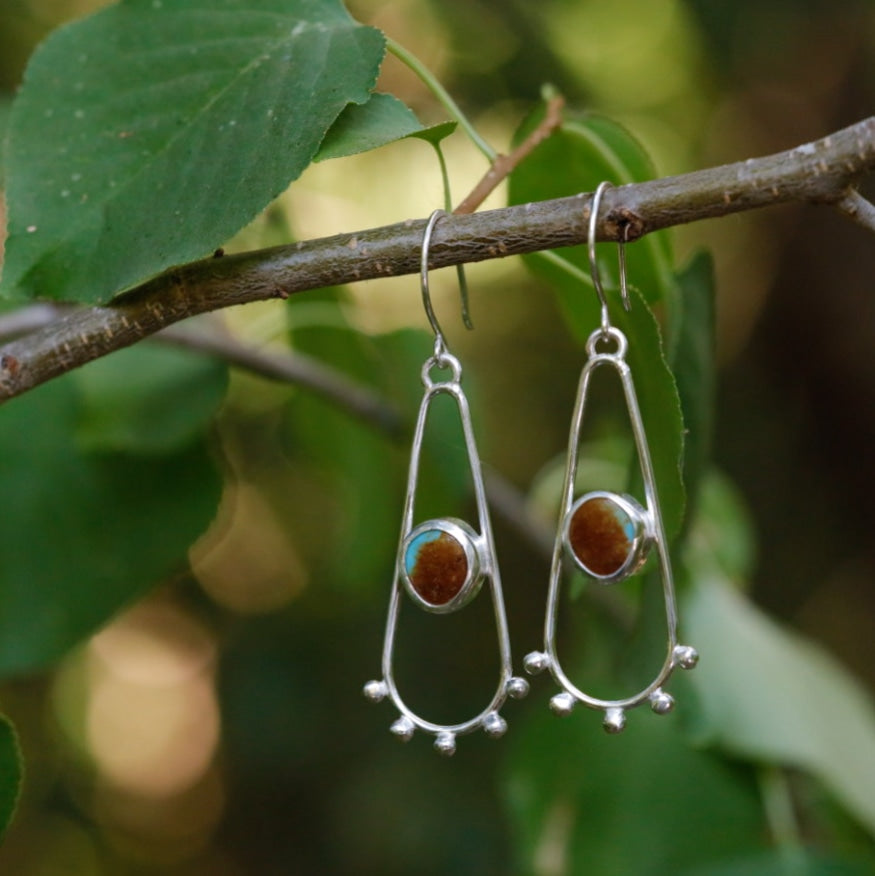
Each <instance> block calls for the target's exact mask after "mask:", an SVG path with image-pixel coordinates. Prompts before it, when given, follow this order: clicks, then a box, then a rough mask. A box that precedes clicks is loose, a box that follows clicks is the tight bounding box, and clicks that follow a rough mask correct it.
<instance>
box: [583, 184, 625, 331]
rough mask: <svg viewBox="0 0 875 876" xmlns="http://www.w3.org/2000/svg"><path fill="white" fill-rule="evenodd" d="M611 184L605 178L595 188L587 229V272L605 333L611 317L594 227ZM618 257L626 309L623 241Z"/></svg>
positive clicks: (608, 327) (621, 294)
mask: <svg viewBox="0 0 875 876" xmlns="http://www.w3.org/2000/svg"><path fill="white" fill-rule="evenodd" d="M610 185H611V184H610V183H609V182H608V181H607V180H605V181H604V182H602V183H599V187H598V188H597V189H596V190H595V193H594V194H593V196H592V204H591V206H590V208H589V229H588V231H587V241H586V243H587V250H588V251H589V273H590V276H591V277H592V284H593V286H595V291H596V292H597V293H598V296H599V301H600V302H601V305H602V334H603V335H607V334H608V333H609V332H610V329H611V318H610V316H609V314H608V299H607V296H606V295H605V290H604V288H603V287H602V279H601V276H600V275H599V266H598V262H597V261H596V257H595V238H596V228H597V226H598V218H599V207H600V206H601V201H602V193H603V192H604V190H605V189H606V188H608V187H609V186H610ZM617 247H618V258H619V262H620V296H621V298H622V300H623V307H624V308H625V309H626V310H627V311H628V310H629V308H630V304H629V287H628V285H627V283H626V250H625V246H624V242H623V241H620V242H619V243H618V244H617Z"/></svg>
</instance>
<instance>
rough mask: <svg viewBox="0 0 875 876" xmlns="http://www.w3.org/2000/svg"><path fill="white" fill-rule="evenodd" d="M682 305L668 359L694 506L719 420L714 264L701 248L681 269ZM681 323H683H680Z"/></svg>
mask: <svg viewBox="0 0 875 876" xmlns="http://www.w3.org/2000/svg"><path fill="white" fill-rule="evenodd" d="M678 288H679V291H680V296H681V307H679V308H678V309H677V311H676V314H677V317H678V319H677V320H676V322H675V324H673V325H672V337H671V341H670V343H669V345H668V346H669V352H668V359H669V363H670V365H671V369H672V372H673V373H674V376H675V379H676V381H677V388H678V395H679V397H680V401H681V409H682V410H683V417H684V426H685V427H686V440H685V442H684V472H683V474H684V486H685V487H686V491H687V497H688V500H689V503H690V505H691V506H692V507H690V508H689V510H688V518H690V519H691V518H692V515H693V514H694V511H695V503H696V502H697V501H698V492H699V484H700V482H701V480H702V477H703V476H704V474H705V472H706V470H707V467H708V459H709V456H710V452H711V437H712V431H713V425H714V392H715V379H716V378H715V368H714V346H715V338H714V292H715V290H714V263H713V260H712V258H711V256H710V254H708V253H705V252H700V253H698V254H697V255H695V256H694V257H693V258H692V260H691V261H690V263H689V264H688V265H687V266H686V268H684V270H683V271H681V272H680V273H679V274H678ZM678 323H679V324H678Z"/></svg>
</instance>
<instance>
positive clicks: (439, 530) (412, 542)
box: [364, 210, 529, 755]
mask: <svg viewBox="0 0 875 876" xmlns="http://www.w3.org/2000/svg"><path fill="white" fill-rule="evenodd" d="M444 215H445V213H444V211H443V210H436V211H435V212H434V213H432V215H431V218H430V219H429V221H428V224H427V225H426V228H425V233H424V235H423V239H422V260H421V271H420V282H421V288H422V301H423V305H424V307H425V312H426V315H427V316H428V320H429V323H430V324H431V327H432V330H433V331H434V338H435V341H434V354H433V355H432V356H430V357H429V358H428V359H427V360H426V362H425V364H424V365H423V367H422V382H423V385H424V387H425V393H424V395H423V398H422V403H421V404H420V407H419V416H418V418H417V421H416V429H415V431H414V435H413V447H412V449H411V453H410V469H409V473H408V477H407V495H406V498H405V501H404V512H403V515H402V522H401V538H400V542H399V546H398V552H397V555H396V559H395V575H394V581H393V584H392V594H391V598H390V600H389V615H388V619H387V621H386V634H385V638H384V640H383V664H382V671H383V678H382V679H381V680H379V681H369V682H368V683H367V684H366V685H365V687H364V694H365V696H366V697H367V698H368V699H369V700H371V701H372V702H380V701H381V700H383V699H385V698H386V697H389V699H391V701H392V703H393V704H394V706H395V708H396V709H397V710H398V712H399V713H400V714H399V717H398V719H397V720H396V721H395V722H394V723H393V724H392V725H391V728H390V729H391V731H392V733H394V734H395V735H396V736H397V737H398V738H399V739H401V740H402V741H405V742H406V741H407V740H409V739H410V738H411V737H412V736H413V734H414V732H415V731H416V730H421V731H422V732H424V733H428V734H431V735H433V736H434V737H435V742H434V747H435V749H436V750H437V751H438V752H440V753H441V754H443V755H452V754H453V753H454V752H455V750H456V737H457V736H461V735H463V734H465V733H471V732H473V731H475V730H478V729H480V728H483V730H484V731H485V732H486V733H487V735H489V736H493V737H498V736H502V735H503V734H504V732H505V731H506V730H507V722H506V721H505V720H504V718H502V717H501V715H500V714H499V710H500V709H501V707H502V706H503V705H504V702H505V700H506V699H507V697H508V696H510V697H513V698H519V697H523V696H525V695H526V694H527V693H528V690H529V684H528V682H527V681H526V680H525V679H524V678H515V677H514V676H513V674H512V667H511V653H510V638H509V635H508V629H507V617H506V614H505V610H504V597H503V596H502V591H501V577H500V575H499V571H498V562H497V560H496V556H495V544H494V543H493V538H492V526H491V524H490V520H489V511H488V508H487V505H486V491H485V489H484V486H483V475H482V473H481V470H480V458H479V456H478V455H477V447H476V445H475V443H474V432H473V429H472V427H471V414H470V411H469V408H468V400H467V398H466V397H465V393H464V392H463V390H462V386H461V383H460V381H461V377H462V366H461V365H460V364H459V360H458V359H456V357H455V356H453V355H452V354H451V353H450V352H449V351H448V350H447V346H446V342H445V340H444V335H443V332H442V331H441V329H440V326H439V325H438V322H437V319H436V317H435V314H434V310H433V308H432V305H431V297H430V295H429V291H428V250H429V244H430V242H431V236H432V232H433V230H434V226H435V225H436V224H437V222H438V220H439V219H440V218H441V217H442V216H444ZM433 371H435V372H437V371H448V372H449V375H448V377H447V378H446V379H441V380H435V379H433V378H432V372H433ZM441 393H445V394H447V395H450V396H452V398H453V399H454V400H455V402H456V406H457V407H458V410H459V418H460V420H461V424H462V431H463V433H464V436H465V446H466V449H467V451H468V463H469V466H470V469H471V477H472V480H473V483H474V495H475V499H476V504H477V516H478V527H479V531H478V529H475V528H474V527H473V526H471V525H470V524H468V523H467V522H465V521H464V520H458V519H456V518H453V517H444V518H439V519H434V520H426V521H424V522H422V523H419V524H416V525H414V510H415V503H416V485H417V477H418V473H419V458H420V452H421V449H422V442H423V436H424V432H425V422H426V416H427V414H428V409H429V405H430V404H431V402H432V400H433V399H434V398H435V396H437V395H439V394H441ZM484 583H485V584H486V585H487V587H488V590H489V592H490V595H491V597H492V604H493V608H494V614H495V626H496V633H497V636H498V651H499V657H500V664H501V668H500V671H499V679H498V686H497V689H496V691H495V694H494V696H493V697H492V700H491V702H490V703H489V704H488V705H487V706H486V708H484V709H483V711H482V712H480V714H479V715H476V716H475V717H473V718H470V719H469V720H467V721H463V722H461V723H458V724H437V723H434V722H432V721H428V720H426V719H425V718H422V717H420V716H419V715H417V714H416V713H415V712H414V711H413V710H412V709H411V708H410V707H409V706H407V705H406V703H405V702H404V700H403V699H402V697H401V694H400V693H399V692H398V688H397V686H396V683H395V675H394V669H393V663H394V650H395V633H396V630H397V628H398V616H399V611H400V608H401V601H402V598H403V595H404V594H406V595H407V596H408V597H409V599H410V600H411V601H412V602H413V603H414V605H416V606H418V607H419V608H421V609H423V610H425V611H428V612H432V613H434V614H447V613H449V612H453V611H457V610H458V609H460V608H462V607H463V606H465V605H467V604H468V603H469V602H470V601H471V600H472V599H473V598H474V597H475V596H476V595H477V593H478V592H479V591H480V589H481V588H482V586H483V584H484Z"/></svg>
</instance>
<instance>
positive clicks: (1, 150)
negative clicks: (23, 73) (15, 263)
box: [0, 95, 12, 264]
mask: <svg viewBox="0 0 875 876" xmlns="http://www.w3.org/2000/svg"><path fill="white" fill-rule="evenodd" d="M11 109H12V104H11V103H10V101H9V100H8V98H6V97H5V96H4V95H0V189H2V188H3V186H4V185H5V184H6V129H7V128H8V127H9V113H10V111H11ZM0 264H2V263H0Z"/></svg>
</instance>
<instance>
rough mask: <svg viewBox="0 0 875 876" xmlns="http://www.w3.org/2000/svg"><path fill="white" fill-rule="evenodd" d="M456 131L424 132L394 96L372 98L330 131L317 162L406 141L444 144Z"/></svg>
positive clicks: (449, 127) (450, 127)
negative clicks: (439, 142) (444, 139)
mask: <svg viewBox="0 0 875 876" xmlns="http://www.w3.org/2000/svg"><path fill="white" fill-rule="evenodd" d="M455 129H456V123H455V122H444V123H442V124H439V125H432V126H431V127H429V128H424V127H423V126H422V124H421V122H420V121H419V119H417V118H416V115H415V114H414V112H413V110H411V109H410V108H409V107H407V106H405V105H404V104H403V103H402V102H401V101H400V100H398V98H397V97H392V95H391V94H373V95H371V99H370V100H369V101H368V102H367V103H363V104H361V105H359V104H350V105H349V106H348V107H347V108H346V109H345V110H344V111H343V112H342V113H341V114H340V115H339V116H338V118H337V120H336V121H335V123H334V124H333V125H332V126H331V128H330V129H329V130H328V133H327V134H326V135H325V139H324V140H323V141H322V145H321V146H320V147H319V151H318V152H317V153H316V157H315V158H314V159H313V160H314V161H326V160H328V159H329V158H343V157H345V156H347V155H356V154H357V153H359V152H368V151H369V150H371V149H378V148H379V147H380V146H385V145H386V144H387V143H394V142H395V141H396V140H403V139H404V138H405V137H419V138H421V139H424V140H429V141H432V140H433V139H434V138H437V140H441V139H442V138H443V137H446V136H448V135H449V134H451V133H452V132H453V131H454V130H455Z"/></svg>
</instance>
